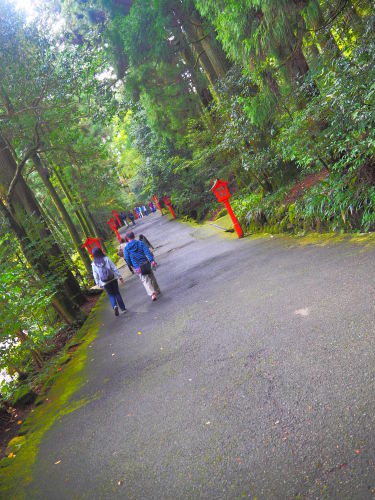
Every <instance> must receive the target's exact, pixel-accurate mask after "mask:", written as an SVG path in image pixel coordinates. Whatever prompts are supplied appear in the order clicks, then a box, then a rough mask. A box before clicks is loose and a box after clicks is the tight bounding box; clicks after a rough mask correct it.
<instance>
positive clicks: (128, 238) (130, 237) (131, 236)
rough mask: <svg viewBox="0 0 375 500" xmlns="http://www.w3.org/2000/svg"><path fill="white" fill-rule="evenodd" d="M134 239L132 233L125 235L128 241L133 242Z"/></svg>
mask: <svg viewBox="0 0 375 500" xmlns="http://www.w3.org/2000/svg"><path fill="white" fill-rule="evenodd" d="M134 238H135V234H134V233H133V231H130V233H126V239H127V240H128V241H129V240H134Z"/></svg>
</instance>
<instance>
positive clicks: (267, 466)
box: [27, 214, 375, 499]
mask: <svg viewBox="0 0 375 500" xmlns="http://www.w3.org/2000/svg"><path fill="white" fill-rule="evenodd" d="M135 229H136V232H137V233H138V234H139V232H140V231H141V232H143V233H144V234H145V235H146V236H147V237H148V238H149V239H150V241H151V243H152V244H153V245H155V247H157V250H156V252H155V253H156V258H157V261H158V262H159V263H160V267H159V268H158V270H157V271H156V273H157V279H158V281H159V284H160V287H161V289H162V291H163V295H162V296H161V298H160V300H158V301H157V302H156V303H152V302H151V300H150V299H149V298H148V297H147V295H146V293H145V291H144V289H143V287H142V285H141V283H140V282H139V280H138V277H137V276H129V275H128V274H127V279H126V282H125V285H124V286H122V287H121V289H122V292H123V296H124V298H125V303H126V306H127V308H128V309H129V312H128V314H127V315H124V316H120V317H115V316H114V315H113V312H112V310H111V309H110V305H109V301H108V300H107V297H104V300H105V301H106V304H104V306H103V308H102V312H100V314H101V315H102V316H101V320H102V324H103V326H102V328H101V329H100V331H99V334H98V337H97V338H96V339H95V341H94V342H93V343H92V346H91V348H90V354H91V358H89V359H88V361H87V366H85V367H84V375H85V379H86V380H87V382H86V384H85V385H84V386H83V387H82V388H81V389H80V390H79V391H78V393H76V394H75V395H74V399H76V400H78V399H81V398H88V401H90V402H88V403H87V404H86V405H85V406H83V407H81V408H79V409H77V410H76V411H74V412H73V413H70V414H69V415H65V416H63V417H62V418H60V419H59V420H58V421H56V422H55V423H54V425H53V426H52V427H51V428H50V430H49V431H47V433H46V434H45V435H44V437H43V439H42V442H41V446H40V449H39V453H38V457H37V461H36V463H35V465H34V467H33V482H32V483H31V485H30V486H29V488H28V491H27V497H28V498H43V499H54V498H56V499H73V498H88V499H93V498H95V499H96V498H98V499H103V498H134V499H149V498H155V499H161V498H163V499H165V498H168V499H176V498H230V499H232V498H238V497H241V496H245V497H250V498H253V497H257V498H258V499H259V498H267V499H269V498H294V497H298V498H301V497H303V498H305V497H308V498H319V497H323V496H328V497H332V496H334V497H349V498H361V499H363V498H372V497H373V495H374V490H375V474H374V460H375V455H374V450H375V411H374V393H375V376H374V374H375V338H374V330H375V317H374V291H375V289H374V284H375V266H374V265H373V264H374V257H375V250H373V249H371V248H370V249H366V250H365V249H364V248H363V247H361V246H358V245H353V244H332V245H326V246H317V245H307V246H300V245H299V244H298V243H296V242H295V240H293V239H291V238H280V239H277V238H274V239H265V238H260V239H250V240H249V239H244V240H237V239H231V238H221V237H219V236H218V235H217V234H216V233H215V230H213V229H212V230H211V229H210V228H208V229H207V228H203V229H201V228H192V227H191V226H189V225H187V224H179V223H178V222H174V221H169V220H168V219H167V218H166V217H163V218H162V217H160V216H159V215H157V214H155V215H152V216H150V217H148V218H145V219H143V221H142V222H141V223H140V224H137V227H136V228H135ZM123 271H124V270H123ZM126 273H128V271H127V270H126ZM93 396H95V397H93ZM55 462H58V463H57V464H55Z"/></svg>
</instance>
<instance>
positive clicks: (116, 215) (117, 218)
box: [112, 210, 122, 227]
mask: <svg viewBox="0 0 375 500" xmlns="http://www.w3.org/2000/svg"><path fill="white" fill-rule="evenodd" d="M112 215H113V217H115V218H116V220H117V222H118V227H121V226H122V224H121V221H120V219H119V216H118V212H117V210H112Z"/></svg>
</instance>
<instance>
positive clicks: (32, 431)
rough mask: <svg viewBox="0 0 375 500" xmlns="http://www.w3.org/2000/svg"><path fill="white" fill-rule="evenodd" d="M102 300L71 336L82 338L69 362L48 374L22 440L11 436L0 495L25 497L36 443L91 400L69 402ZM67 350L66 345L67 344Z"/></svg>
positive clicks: (0, 469)
mask: <svg viewBox="0 0 375 500" xmlns="http://www.w3.org/2000/svg"><path fill="white" fill-rule="evenodd" d="M104 304H105V302H104V301H103V300H99V301H98V303H97V305H96V306H95V308H94V310H93V311H92V313H91V314H90V316H89V318H88V319H87V320H86V322H85V323H84V325H83V326H82V328H81V329H80V330H79V332H78V333H77V335H76V336H75V337H74V339H72V342H71V344H72V343H76V342H77V339H79V340H81V341H82V344H81V345H79V347H78V348H77V350H76V351H75V352H74V353H73V354H72V359H71V361H70V362H69V363H68V364H66V365H64V366H63V369H62V370H61V371H60V372H58V373H57V374H52V375H51V377H50V383H52V382H53V384H52V386H51V388H50V390H49V392H48V394H47V397H46V396H45V397H44V403H43V404H42V405H39V406H36V407H35V408H34V410H32V412H31V413H30V415H29V416H28V417H27V419H26V420H25V422H24V424H23V425H22V427H21V429H20V434H22V439H19V438H14V439H13V440H12V441H13V443H12V442H10V443H9V455H8V457H6V458H4V459H3V460H1V461H0V497H1V498H17V499H22V498H26V487H27V485H29V484H30V483H31V482H32V479H33V478H32V466H33V464H34V463H35V460H36V457H37V454H38V449H39V445H40V442H41V440H42V438H43V436H44V434H45V433H46V432H47V431H48V429H50V428H51V427H52V425H53V423H54V422H55V421H56V420H57V419H58V418H60V417H62V416H63V415H67V414H69V413H72V412H73V411H76V410H77V409H79V408H81V407H82V406H84V405H85V404H87V403H88V402H89V401H91V400H92V398H91V399H87V398H84V399H81V400H78V401H74V402H70V400H71V398H72V396H73V395H74V394H75V393H76V392H77V391H78V390H79V389H80V388H81V387H82V386H83V385H84V383H85V377H84V367H85V365H86V360H87V356H88V349H89V345H90V344H91V343H92V342H93V340H94V339H95V338H96V336H97V333H98V331H99V328H100V325H101V324H100V322H99V320H98V315H99V313H100V312H101V309H102V307H103V305H104ZM67 349H69V345H68V346H67Z"/></svg>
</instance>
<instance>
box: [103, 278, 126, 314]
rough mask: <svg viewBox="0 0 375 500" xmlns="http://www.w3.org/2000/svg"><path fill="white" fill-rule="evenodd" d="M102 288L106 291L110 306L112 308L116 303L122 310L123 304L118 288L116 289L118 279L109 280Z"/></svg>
mask: <svg viewBox="0 0 375 500" xmlns="http://www.w3.org/2000/svg"><path fill="white" fill-rule="evenodd" d="M104 290H105V291H106V292H107V293H108V297H109V301H110V302H111V306H112V307H113V308H114V307H115V306H116V305H118V306H119V308H120V309H121V311H124V309H125V304H124V301H123V300H122V297H121V293H120V290H119V289H118V281H117V280H113V281H110V282H109V283H107V284H106V285H104Z"/></svg>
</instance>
